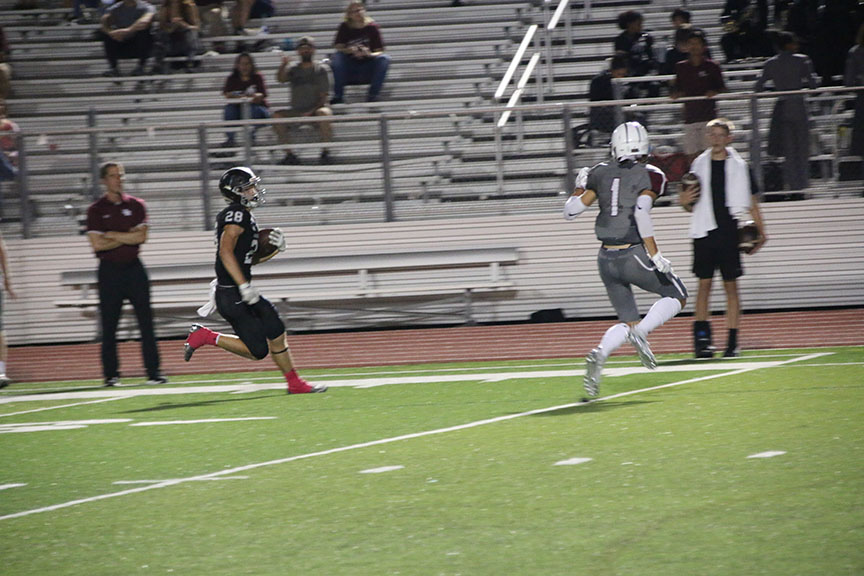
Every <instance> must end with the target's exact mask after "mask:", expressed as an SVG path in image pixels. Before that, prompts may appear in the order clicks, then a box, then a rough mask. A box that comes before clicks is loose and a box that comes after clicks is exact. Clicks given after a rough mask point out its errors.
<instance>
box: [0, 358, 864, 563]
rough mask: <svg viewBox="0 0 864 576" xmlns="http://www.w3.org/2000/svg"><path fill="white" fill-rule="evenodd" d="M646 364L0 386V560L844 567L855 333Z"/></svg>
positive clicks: (852, 552)
mask: <svg viewBox="0 0 864 576" xmlns="http://www.w3.org/2000/svg"><path fill="white" fill-rule="evenodd" d="M659 360H660V368H659V369H658V370H657V371H656V372H652V373H649V372H647V371H646V370H644V369H642V368H641V367H640V366H639V365H638V362H637V361H636V360H635V358H617V357H616V358H614V359H613V360H612V361H611V362H610V363H609V364H607V376H606V378H605V379H604V380H603V382H602V384H601V399H599V400H597V401H594V402H591V403H587V404H585V403H580V402H579V399H580V397H581V396H582V394H581V373H582V362H581V361H566V360H560V359H558V360H548V361H518V362H510V363H500V362H497V363H485V364H448V365H423V366H400V367H380V368H363V369H354V370H333V371H317V372H316V371H307V372H306V373H305V375H306V376H307V377H309V379H311V380H314V381H318V382H329V383H331V385H332V387H331V389H330V391H329V392H328V393H326V394H316V395H307V396H286V395H285V394H284V391H283V384H282V383H281V382H280V377H279V376H278V375H276V374H267V373H263V374H262V373H260V372H258V373H249V374H214V375H207V376H195V377H175V378H172V381H171V383H170V384H169V385H167V386H163V387H144V386H137V387H136V386H132V387H123V388H119V389H104V388H99V387H98V386H97V383H96V382H84V383H82V382H74V383H70V382H66V383H63V382H59V383H44V384H18V385H16V386H13V387H11V388H7V389H5V390H3V392H2V394H0V433H2V434H0V574H3V575H4V576H7V575H8V576H13V575H15V576H17V575H38V576H55V575H73V574H81V575H87V576H94V575H111V576H126V575H131V574H184V575H185V574H191V575H197V574H202V575H208V576H213V575H232V576H233V575H241V574H250V575H286V574H291V575H293V574H327V575H331V574H350V575H355V574H360V575H362V574H373V575H380V574H403V575H426V574H430V575H431V574H464V575H471V574H490V575H493V574H494V575H501V574H516V575H520V574H541V575H547V574H562V575H563V574H567V575H574V574H575V575H582V574H585V575H592V576H594V575H605V574H616V575H618V574H620V575H655V574H656V575H663V576H669V575H700V576H701V575H713V574H717V575H754V574H772V575H773V574H776V575H783V576H787V575H792V574H802V575H832V576H835V575H847V574H848V575H852V574H858V575H860V574H864V348H861V347H856V348H834V349H814V350H779V351H762V352H750V353H748V354H746V355H745V356H743V357H742V358H739V359H736V360H728V361H720V360H715V361H712V362H696V361H692V360H688V359H685V358H683V357H674V356H662V357H660V358H659ZM58 371H62V367H58ZM652 388H653V389H652ZM12 400H15V401H12Z"/></svg>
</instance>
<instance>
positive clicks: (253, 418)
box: [129, 416, 276, 426]
mask: <svg viewBox="0 0 864 576" xmlns="http://www.w3.org/2000/svg"><path fill="white" fill-rule="evenodd" d="M248 420H276V416H249V417H248V418H207V419H204V420H165V421H163V422H135V423H134V424H129V426H171V425H173V424H209V423H210V422H246V421H248Z"/></svg>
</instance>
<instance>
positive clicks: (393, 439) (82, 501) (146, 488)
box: [0, 352, 831, 520]
mask: <svg viewBox="0 0 864 576" xmlns="http://www.w3.org/2000/svg"><path fill="white" fill-rule="evenodd" d="M828 354H831V353H830V352H820V353H816V354H808V355H806V356H801V357H799V358H793V359H790V360H783V361H780V362H776V363H774V364H773V366H771V367H775V366H782V365H784V364H789V363H792V362H798V361H807V360H812V359H814V358H819V357H820V356H826V355H828ZM761 368H764V366H762V365H759V367H751V368H744V369H739V370H733V371H731V372H723V373H721V374H711V375H709V376H701V377H699V378H688V379H687V380H680V381H678V382H671V383H669V384H661V385H659V386H651V387H649V388H641V389H638V390H630V391H629V392H621V393H619V394H612V395H611V396H604V397H602V398H596V399H594V400H592V401H590V402H571V403H570V404H561V405H559V406H550V407H548V408H538V409H536V410H529V411H527V412H520V413H518V414H507V415H504V416H497V417H495V418H487V419H485V420H477V421H475V422H468V423H467V424H458V425H456V426H448V427H446V428H438V429H435V430H426V431H424V432H414V433H411V434H403V435H401V436H393V437H391V438H382V439H380V440H372V441H370V442H361V443H359V444H351V445H349V446H340V447H339V448H331V449H329V450H321V451H320V452H310V453H307V454H298V455H297V456H288V457H287V458H279V459H277V460H268V461H266V462H257V463H255V464H247V465H245V466H238V467H236V468H230V469H225V470H219V471H217V472H211V473H210V474H200V475H198V476H190V477H188V478H176V479H173V480H166V481H164V482H160V483H158V484H150V485H147V486H141V487H139V488H130V489H129V490H121V491H119V492H110V493H108V494H99V495H97V496H91V497H89V498H80V499H78V500H70V501H68V502H61V503H60V504H54V505H52V506H44V507H42V508H33V509H31V510H23V511H21V512H15V513H14V514H7V515H5V516H0V520H11V519H13V518H22V517H24V516H30V515H33V514H41V513H43V512H52V511H54V510H62V509H64V508H70V507H72V506H78V505H79V504H87V503H89V502H98V501H100V500H107V499H109V498H117V497H119V496H128V495H130V494H137V493H138V492H147V491H149V490H156V489H159V488H167V487H169V486H176V485H178V484H184V483H186V482H196V481H199V480H205V479H209V478H219V477H223V476H233V475H235V474H238V473H241V472H246V471H248V470H255V469H257V468H265V467H268V466H276V465H278V464H287V463H288V462H296V461H297V460H306V459H309V458H317V457H319V456H329V455H331V454H338V453H340V452H348V451H351V450H359V449H361V448H369V447H371V446H381V445H384V444H392V443H394V442H401V441H403V440H413V439H415V438H424V437H427V436H434V435H437V434H446V433H448V432H457V431H460V430H468V429H470V428H477V427H479V426H486V425H488V424H495V423H497V422H506V421H507V420H514V419H516V418H522V417H524V416H533V415H535V414H545V413H548V412H556V411H558V410H566V409H569V408H577V407H580V406H590V405H591V404H594V403H597V402H604V401H606V400H615V399H616V398H624V397H625V396H633V395H634V394H642V393H644V392H653V391H655V390H663V389H665V388H674V387H676V386H683V385H684V384H693V383H696V382H704V381H705V380H714V379H715V378H723V377H725V376H734V375H738V374H744V373H746V372H752V371H754V370H759V369H761Z"/></svg>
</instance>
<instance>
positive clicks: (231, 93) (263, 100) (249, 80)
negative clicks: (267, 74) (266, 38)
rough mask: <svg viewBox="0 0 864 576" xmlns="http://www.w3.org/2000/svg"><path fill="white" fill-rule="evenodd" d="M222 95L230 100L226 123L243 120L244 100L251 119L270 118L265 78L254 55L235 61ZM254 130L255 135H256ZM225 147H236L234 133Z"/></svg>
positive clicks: (244, 56) (228, 137)
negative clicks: (247, 105)
mask: <svg viewBox="0 0 864 576" xmlns="http://www.w3.org/2000/svg"><path fill="white" fill-rule="evenodd" d="M222 95H223V96H225V98H226V99H227V100H228V104H226V105H225V112H224V118H225V121H226V122H228V121H231V120H240V119H241V118H243V104H242V103H241V101H242V100H244V99H245V100H246V101H247V102H248V104H249V117H250V118H253V119H264V118H270V108H269V105H268V104H267V86H266V85H265V84H264V77H263V76H262V75H261V74H260V73H259V72H258V68H257V67H256V66H255V60H254V59H253V58H252V55H251V54H249V53H247V52H243V53H241V54H238V55H237V58H235V59H234V69H233V70H232V71H231V74H229V75H228V78H226V79H225V86H224V87H223V88H222ZM254 130H255V129H253V133H254ZM222 146H223V147H228V148H230V147H232V146H234V132H233V131H231V132H228V133H227V139H226V140H225V142H224V143H223V144H222Z"/></svg>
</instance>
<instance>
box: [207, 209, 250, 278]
mask: <svg viewBox="0 0 864 576" xmlns="http://www.w3.org/2000/svg"><path fill="white" fill-rule="evenodd" d="M228 224H233V225H235V226H240V227H241V228H243V232H242V233H241V234H240V237H239V238H237V244H236V245H235V246H234V257H235V258H236V259H237V263H238V264H240V268H242V269H243V275H244V276H246V279H247V280H252V256H254V255H255V251H256V250H258V223H257V222H255V216H253V215H252V212H250V211H249V210H247V209H246V208H244V207H243V206H241V205H240V204H239V203H234V204H230V205H228V207H227V208H225V209H224V210H222V211H221V212H220V213H219V215H218V216H216V280H217V282H218V283H219V285H220V286H235V285H236V284H237V283H236V282H234V279H233V278H231V275H230V274H229V273H228V270H226V269H225V265H224V264H222V259H221V258H220V257H219V243H220V241H221V239H222V233H223V232H224V231H225V226H227V225H228Z"/></svg>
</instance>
